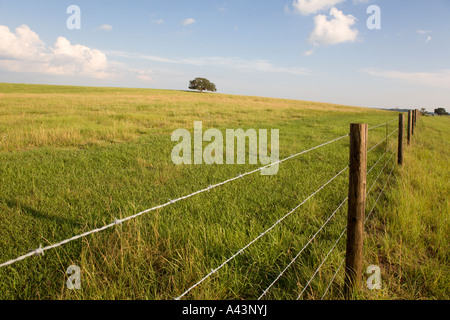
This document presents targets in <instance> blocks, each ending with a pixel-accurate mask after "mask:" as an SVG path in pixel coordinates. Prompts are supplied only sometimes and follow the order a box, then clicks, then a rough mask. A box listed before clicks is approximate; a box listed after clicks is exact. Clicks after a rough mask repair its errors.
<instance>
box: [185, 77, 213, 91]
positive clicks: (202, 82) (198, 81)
mask: <svg viewBox="0 0 450 320" xmlns="http://www.w3.org/2000/svg"><path fill="white" fill-rule="evenodd" d="M189 89H193V90H200V92H202V91H203V90H206V91H212V92H216V91H217V89H216V85H215V84H214V83H212V82H210V81H209V80H208V79H205V78H195V79H194V80H191V81H189Z"/></svg>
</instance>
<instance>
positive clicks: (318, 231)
mask: <svg viewBox="0 0 450 320" xmlns="http://www.w3.org/2000/svg"><path fill="white" fill-rule="evenodd" d="M347 200H348V197H346V198H345V199H344V201H342V202H341V204H340V205H339V206H338V207H337V209H336V210H334V212H333V213H332V214H331V215H330V217H329V218H328V219H327V220H326V221H325V223H324V224H323V225H322V226H321V227H320V228H319V230H317V232H316V233H315V234H314V235H313V236H312V237H311V238H310V239H309V241H308V242H307V243H306V244H305V245H304V246H303V248H302V249H301V250H300V252H299V253H297V255H296V256H295V257H294V259H292V261H291V262H290V263H289V264H288V265H287V266H286V268H284V270H283V271H281V273H280V274H279V275H278V276H277V277H276V278H275V280H274V281H273V282H272V283H271V284H270V285H269V286H268V287H267V289H266V290H264V292H263V293H262V294H261V295H260V296H259V298H258V300H260V299H261V298H262V297H263V296H264V295H265V294H266V293H267V292H268V291H269V289H270V288H271V287H272V286H273V285H274V284H275V282H277V281H278V279H280V277H281V276H282V275H283V274H284V273H285V272H286V270H287V269H288V268H289V267H290V266H291V265H292V264H293V263H294V262H295V260H297V258H298V257H299V256H300V254H301V253H302V252H303V251H304V250H305V249H306V247H308V245H309V244H310V243H311V242H312V241H313V240H314V238H315V237H316V236H317V235H318V234H319V233H320V231H321V230H322V229H323V227H325V225H326V224H327V223H328V222H329V221H330V220H331V218H332V217H333V216H334V215H335V213H336V212H337V211H338V210H339V209H340V208H341V207H342V206H343V205H344V203H345V202H346V201H347Z"/></svg>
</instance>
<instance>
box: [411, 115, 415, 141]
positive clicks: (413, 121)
mask: <svg viewBox="0 0 450 320" xmlns="http://www.w3.org/2000/svg"><path fill="white" fill-rule="evenodd" d="M411 116H412V119H411V121H412V126H411V135H414V129H415V127H416V110H412V111H411Z"/></svg>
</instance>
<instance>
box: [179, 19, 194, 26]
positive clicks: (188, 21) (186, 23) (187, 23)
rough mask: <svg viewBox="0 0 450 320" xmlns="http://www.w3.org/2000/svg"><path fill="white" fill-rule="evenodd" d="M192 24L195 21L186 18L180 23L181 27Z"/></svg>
mask: <svg viewBox="0 0 450 320" xmlns="http://www.w3.org/2000/svg"><path fill="white" fill-rule="evenodd" d="M193 23H195V20H194V19H192V18H188V19H186V20H183V21H181V24H182V25H183V26H188V25H190V24H193Z"/></svg>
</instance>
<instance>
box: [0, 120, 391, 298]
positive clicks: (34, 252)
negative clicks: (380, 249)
mask: <svg viewBox="0 0 450 320" xmlns="http://www.w3.org/2000/svg"><path fill="white" fill-rule="evenodd" d="M393 121H396V119H394V120H391V121H388V122H386V123H383V124H380V125H377V126H374V127H370V128H368V130H372V129H375V128H378V127H381V126H384V125H387V124H389V123H391V122H393ZM397 130H399V129H398V128H397V129H395V130H393V131H392V132H391V133H390V134H389V135H386V137H385V138H384V139H383V140H381V141H380V142H378V143H377V144H376V145H375V146H373V147H372V148H370V149H369V150H368V151H367V153H368V152H370V151H372V150H373V149H374V148H376V147H377V146H378V145H380V144H381V143H382V142H383V141H385V140H387V139H388V138H389V137H390V136H391V135H393V134H394V133H395V132H396V131H397ZM386 131H387V130H386ZM349 135H350V134H347V135H344V136H341V137H339V138H336V139H333V140H330V141H327V142H325V143H322V144H320V145H317V146H315V147H312V148H310V149H307V150H304V151H301V152H299V153H296V154H293V155H290V156H288V157H286V158H284V159H281V160H278V161H276V162H274V163H270V164H268V165H265V166H262V167H259V168H257V169H254V170H251V171H248V172H246V173H244V174H239V175H238V176H236V177H233V178H230V179H228V180H225V181H222V182H219V183H217V184H214V185H209V186H208V187H207V188H203V189H200V190H198V191H195V192H193V193H190V194H188V195H185V196H181V197H179V198H177V199H174V200H171V199H169V202H166V203H163V204H160V205H158V206H155V207H152V208H150V209H146V210H144V211H141V212H139V213H136V214H134V215H131V216H128V217H125V218H123V219H115V220H114V221H113V222H112V223H110V224H107V225H104V226H102V227H100V228H96V229H93V230H90V231H87V232H84V233H82V234H79V235H76V236H73V237H71V238H68V239H65V240H63V241H61V242H58V243H55V244H52V245H49V246H46V247H42V246H41V245H40V246H39V248H38V249H35V250H32V251H30V252H29V253H27V254H24V255H22V256H19V257H17V258H15V259H12V260H9V261H6V262H4V263H2V264H0V268H1V267H5V266H8V265H11V264H13V263H16V262H18V261H21V260H24V259H26V258H28V257H31V256H34V255H43V254H44V251H46V250H50V249H53V248H56V247H59V246H61V245H63V244H66V243H68V242H71V241H74V240H76V239H79V238H82V237H85V236H88V235H90V234H93V233H97V232H100V231H103V230H105V229H108V228H111V227H113V226H115V225H118V224H121V223H123V222H125V221H128V220H131V219H133V218H136V217H138V216H140V215H143V214H145V213H148V212H150V211H154V210H157V209H161V208H164V207H166V206H168V205H170V204H174V203H176V202H178V201H181V200H184V199H187V198H190V197H192V196H194V195H197V194H200V193H203V192H206V191H209V190H211V189H213V188H217V187H219V186H222V185H224V184H226V183H229V182H232V181H234V180H238V179H241V178H243V177H244V176H247V175H250V174H253V173H256V172H259V171H261V170H262V169H264V168H267V167H270V166H273V165H276V164H280V163H282V162H284V161H287V160H289V159H292V158H294V157H297V156H300V155H303V154H306V153H308V152H310V151H313V150H315V149H318V148H320V147H323V146H326V145H328V144H331V143H333V142H336V141H339V140H341V139H344V138H346V137H349ZM394 144H395V141H394V142H393V143H392V144H391V145H390V146H389V147H388V148H387V149H386V151H385V152H384V153H383V154H382V155H381V156H380V157H379V159H378V160H377V161H376V162H375V164H374V165H373V166H372V167H371V168H370V169H369V170H368V171H367V173H366V176H367V175H368V174H369V173H370V172H371V171H372V170H373V169H374V168H375V166H376V165H377V164H378V163H379V161H381V159H382V158H383V157H384V156H385V155H386V154H387V152H389V150H390V149H391V148H392V146H393V145H394ZM393 155H394V153H392V155H391V156H390V158H389V159H388V160H387V161H386V163H385V165H384V166H383V168H382V169H381V170H380V172H379V174H378V176H377V177H376V179H375V181H374V182H373V184H372V186H371V187H370V189H369V191H368V192H367V193H366V196H367V195H368V194H369V193H370V192H371V190H372V188H373V187H374V186H375V184H376V182H377V180H378V179H379V177H380V176H381V174H382V173H383V171H384V169H385V168H386V166H387V164H388V163H389V162H390V160H391V159H392V157H393ZM394 167H395V161H394V164H393V166H392V168H391V171H390V173H389V176H388V178H387V180H386V183H385V184H384V186H383V188H382V189H381V191H380V193H379V195H378V197H377V199H376V201H375V203H374V205H373V207H372V209H371V210H370V212H369V214H368V215H367V218H366V219H364V225H365V223H366V221H367V219H368V218H369V217H370V215H371V214H372V212H373V210H374V208H375V206H376V204H377V203H378V200H379V199H380V197H381V195H382V194H383V191H384V189H385V187H386V186H387V184H388V182H389V179H390V177H391V175H392V172H393V169H394ZM348 168H349V166H348V165H347V166H346V167H345V168H344V169H342V170H341V171H339V172H338V173H337V174H336V175H335V176H334V177H332V178H331V179H330V180H328V181H327V182H326V183H324V184H323V185H322V186H320V187H319V188H318V189H317V190H315V191H314V192H313V193H312V194H310V195H309V196H308V197H307V198H306V199H304V200H303V201H302V202H301V203H300V204H298V205H297V206H296V207H294V208H293V209H292V210H290V211H289V212H288V213H286V214H285V215H284V216H283V217H281V218H280V219H279V220H277V221H276V222H275V223H274V224H273V225H272V226H270V227H269V228H268V229H266V230H265V231H263V232H262V233H261V234H259V235H258V236H257V237H256V238H254V239H253V240H252V241H250V242H249V243H248V244H247V245H245V246H244V247H242V248H241V249H239V250H238V251H237V252H236V253H235V254H233V255H232V256H231V257H230V258H228V259H226V260H225V261H224V262H223V263H222V264H220V265H219V266H218V267H217V268H216V269H212V270H211V272H209V273H208V274H207V275H206V276H204V277H203V278H202V279H201V280H199V281H198V282H196V283H195V284H194V285H192V286H191V287H189V288H188V289H187V290H186V291H184V292H183V293H182V294H181V295H179V296H178V297H176V298H175V300H179V299H181V298H182V297H184V296H185V295H186V294H187V293H189V292H190V291H191V290H192V289H194V288H195V287H197V286H198V285H200V284H201V283H202V282H203V281H205V280H206V279H207V278H209V277H210V276H211V275H213V274H214V273H216V272H217V271H219V270H220V269H221V268H222V267H223V266H225V265H226V264H227V263H228V262H230V261H232V260H233V259H234V258H235V257H236V256H238V255H239V254H241V253H242V252H243V251H244V250H246V249H247V248H248V247H250V246H251V245H252V244H253V243H255V242H256V241H257V240H258V239H260V238H261V237H263V236H264V235H265V234H267V233H268V232H270V231H271V230H272V229H273V228H275V227H276V226H277V225H278V224H280V223H281V222H282V221H283V220H284V219H285V218H287V217H288V216H289V215H291V214H292V213H293V212H294V211H296V210H297V209H298V208H300V207H301V206H302V205H303V204H304V203H306V202H307V201H308V200H309V199H311V198H312V197H313V196H314V195H316V194H317V193H318V192H319V191H321V190H322V189H323V188H325V187H326V186H327V185H328V184H330V183H331V182H332V181H333V180H335V179H336V178H337V177H339V176H340V175H341V174H342V173H344V172H345V171H346V170H347V169H348ZM348 199H349V198H348V196H347V197H346V198H345V199H344V200H343V201H342V202H341V203H340V205H339V206H338V207H337V208H336V209H335V210H334V211H333V213H332V214H331V215H330V216H329V217H328V219H327V220H326V221H325V222H324V223H323V225H322V226H321V227H320V228H319V229H318V230H317V231H316V232H315V234H314V235H313V236H312V237H311V238H310V239H309V241H308V242H307V243H306V244H305V245H304V246H303V248H302V249H301V250H300V252H299V253H298V254H297V255H296V256H295V257H294V259H292V260H291V262H290V263H289V264H288V265H287V266H286V267H285V268H284V269H283V271H282V272H281V273H280V274H279V275H278V276H277V277H276V278H275V280H274V281H273V282H272V283H271V284H270V285H269V286H268V287H267V288H266V289H265V290H264V292H263V293H262V294H261V296H260V297H259V298H258V300H260V299H261V298H262V297H263V296H264V295H265V294H266V293H267V292H268V291H269V290H270V288H271V287H272V286H273V285H274V284H275V283H276V282H277V281H278V279H279V278H280V277H281V276H282V275H283V274H284V273H285V271H286V270H287V269H288V268H289V267H290V266H291V265H292V264H293V263H294V262H295V260H296V259H297V258H298V257H299V256H300V255H301V253H302V252H303V251H304V250H305V249H306V248H307V246H308V245H309V244H310V243H311V242H312V241H313V240H314V239H315V238H316V236H317V235H318V234H319V233H320V232H321V231H322V230H323V228H324V227H325V226H326V225H327V224H328V222H329V221H331V219H332V218H333V217H334V216H335V214H336V213H337V211H338V210H339V209H340V208H341V207H342V206H343V205H344V203H345V202H346V201H347V200H348ZM346 229H347V226H346V227H345V228H344V230H343V231H342V232H341V234H340V236H339V237H338V239H337V240H336V241H335V243H334V244H333V246H332V247H331V249H330V250H329V251H328V253H327V255H326V256H325V258H324V259H323V260H322V261H321V263H320V265H319V267H318V268H317V269H316V270H315V272H314V273H313V275H312V277H311V278H310V279H309V281H308V282H307V283H306V285H305V286H304V288H303V290H302V291H301V292H300V294H299V295H298V297H297V300H298V299H300V297H301V296H302V295H303V293H304V292H305V290H306V289H307V288H308V286H309V285H310V283H311V282H312V280H313V279H314V277H315V276H316V274H317V273H318V272H319V271H320V268H321V267H322V266H323V264H324V263H325V261H326V260H327V258H328V257H329V255H330V254H331V253H332V251H333V250H334V249H335V248H336V246H337V244H338V243H339V241H340V239H341V238H342V236H343V235H344V233H345V231H346ZM344 260H345V258H344ZM344 260H342V262H341V264H340V266H339V268H338V269H337V270H336V272H335V274H334V276H333V278H332V279H331V281H330V283H329V284H328V286H327V288H326V290H325V293H324V294H323V296H322V299H323V298H324V296H325V295H326V293H327V292H328V290H329V288H330V287H331V285H332V283H333V281H334V280H335V278H336V275H337V273H338V271H339V270H340V269H341V267H342V264H343V262H344Z"/></svg>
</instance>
